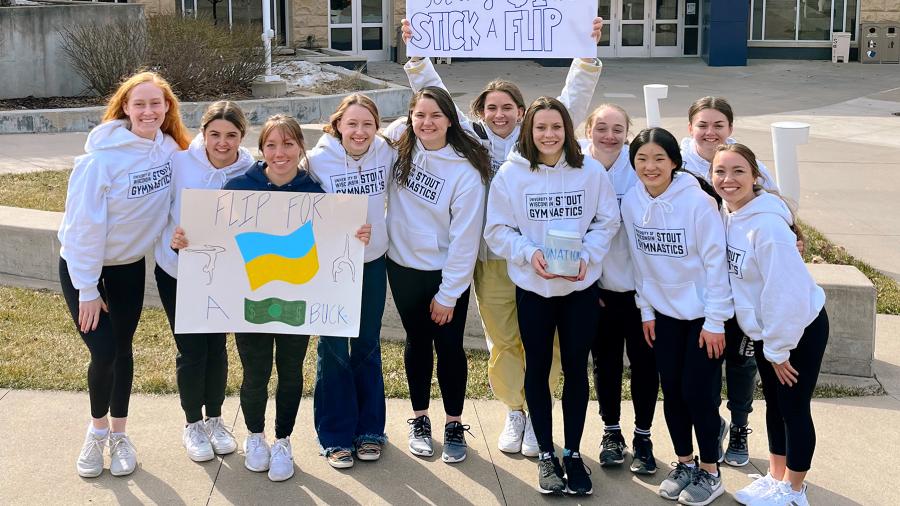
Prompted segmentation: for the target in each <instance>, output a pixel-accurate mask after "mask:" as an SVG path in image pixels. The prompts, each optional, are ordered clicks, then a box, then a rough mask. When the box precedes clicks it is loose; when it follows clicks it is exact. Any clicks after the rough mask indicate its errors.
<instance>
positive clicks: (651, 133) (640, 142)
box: [628, 127, 684, 170]
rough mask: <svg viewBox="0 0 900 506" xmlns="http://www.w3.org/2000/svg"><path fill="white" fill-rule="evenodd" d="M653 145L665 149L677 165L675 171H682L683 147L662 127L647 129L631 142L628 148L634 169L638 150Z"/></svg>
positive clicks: (629, 158) (629, 159)
mask: <svg viewBox="0 0 900 506" xmlns="http://www.w3.org/2000/svg"><path fill="white" fill-rule="evenodd" d="M651 143H652V144H656V145H658V146H659V147H661V148H663V151H665V152H666V155H667V156H668V157H669V159H670V160H672V161H673V162H674V163H675V170H678V169H681V166H682V164H683V163H684V161H683V160H682V159H681V147H680V146H679V145H678V141H677V140H676V139H675V136H674V135H672V134H671V133H670V132H669V131H668V130H666V129H665V128H660V127H653V128H645V129H643V130H641V131H640V132H638V134H637V135H636V136H635V137H634V139H632V140H631V144H630V145H629V146H628V161H630V162H631V166H632V167H634V159H635V157H637V152H638V150H639V149H641V148H642V147H643V146H644V144H651Z"/></svg>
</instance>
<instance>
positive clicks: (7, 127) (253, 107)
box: [0, 68, 412, 135]
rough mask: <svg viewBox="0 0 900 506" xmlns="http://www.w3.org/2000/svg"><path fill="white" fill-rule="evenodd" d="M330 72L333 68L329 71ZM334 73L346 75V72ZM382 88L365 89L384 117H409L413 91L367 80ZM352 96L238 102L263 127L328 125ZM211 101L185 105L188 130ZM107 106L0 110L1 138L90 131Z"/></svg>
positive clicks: (249, 117) (198, 122)
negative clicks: (289, 119) (268, 123)
mask: <svg viewBox="0 0 900 506" xmlns="http://www.w3.org/2000/svg"><path fill="white" fill-rule="evenodd" d="M328 70H329V71H334V69H332V68H329V69H328ZM335 72H341V73H344V72H347V71H346V70H344V69H341V71H335ZM364 80H365V81H366V82H369V83H370V84H371V83H372V82H374V83H375V84H377V85H378V86H384V88H383V89H376V90H364V91H362V93H365V94H366V95H367V96H368V97H369V98H371V99H372V100H374V101H375V104H376V105H377V106H378V111H379V112H380V113H381V116H382V117H384V118H393V117H397V116H406V113H407V107H408V106H409V99H410V97H412V91H411V90H410V89H409V88H406V87H403V86H397V85H395V84H390V83H386V82H382V81H377V80H375V79H373V78H371V77H367V76H365V77H364ZM346 95H349V93H344V94H341V95H323V96H314V97H284V98H267V99H256V100H238V101H237V103H238V104H240V106H241V109H243V110H244V113H245V114H246V115H247V119H248V120H249V121H250V123H251V124H253V125H260V124H262V123H263V122H265V120H266V118H268V117H269V116H271V115H273V114H290V115H292V116H294V117H295V118H297V121H299V122H300V123H327V122H328V117H329V116H330V115H331V113H332V112H334V110H335V108H336V107H337V104H338V103H340V101H341V100H342V99H343V98H344V97H345V96H346ZM210 103H211V102H182V103H181V117H182V118H183V119H184V122H185V124H186V125H187V126H188V127H189V128H196V127H199V126H200V118H201V117H202V116H203V112H204V111H206V108H207V107H208V106H209V104H210ZM103 111H104V107H81V108H73V109H35V110H27V111H18V110H15V111H0V135H2V134H26V133H59V132H87V131H90V129H92V128H94V127H95V126H97V125H98V124H99V123H100V118H101V117H102V116H103Z"/></svg>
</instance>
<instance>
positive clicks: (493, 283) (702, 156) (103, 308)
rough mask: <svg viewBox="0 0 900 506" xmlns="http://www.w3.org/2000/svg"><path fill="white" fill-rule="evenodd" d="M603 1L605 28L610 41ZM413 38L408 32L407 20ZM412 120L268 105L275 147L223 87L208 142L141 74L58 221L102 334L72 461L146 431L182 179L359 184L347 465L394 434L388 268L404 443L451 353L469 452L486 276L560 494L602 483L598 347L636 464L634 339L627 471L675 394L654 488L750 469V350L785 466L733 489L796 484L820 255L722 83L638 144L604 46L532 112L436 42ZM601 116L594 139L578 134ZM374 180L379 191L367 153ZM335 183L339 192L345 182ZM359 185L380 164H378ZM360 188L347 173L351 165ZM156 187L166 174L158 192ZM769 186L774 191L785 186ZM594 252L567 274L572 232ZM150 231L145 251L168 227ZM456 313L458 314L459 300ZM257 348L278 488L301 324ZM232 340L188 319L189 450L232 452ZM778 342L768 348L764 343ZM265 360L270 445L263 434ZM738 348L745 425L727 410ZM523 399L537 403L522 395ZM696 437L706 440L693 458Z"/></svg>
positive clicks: (326, 364)
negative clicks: (322, 121) (459, 98)
mask: <svg viewBox="0 0 900 506" xmlns="http://www.w3.org/2000/svg"><path fill="white" fill-rule="evenodd" d="M599 26H600V25H599V19H597V20H594V24H593V32H594V33H593V35H594V36H595V37H599V30H600V27H599ZM404 30H405V32H406V35H407V36H408V34H409V28H408V24H407V23H404ZM405 69H406V71H407V73H408V75H409V78H410V83H411V84H412V86H413V88H414V95H413V98H412V100H411V101H410V106H409V113H408V115H407V117H406V118H401V119H399V120H398V121H396V122H394V123H392V124H391V125H390V126H388V127H387V128H386V129H385V130H384V134H383V135H382V134H379V133H378V131H379V129H380V123H379V120H380V116H379V114H378V110H377V108H376V106H375V104H374V103H373V102H372V101H371V100H370V99H369V98H367V97H366V96H365V95H362V94H353V95H350V96H347V97H346V98H345V99H344V100H343V101H342V102H341V104H340V105H339V106H338V108H337V110H336V111H335V113H334V114H333V115H332V117H331V121H330V123H329V125H327V126H326V127H325V135H323V136H322V138H321V139H320V140H319V142H318V144H317V145H316V146H315V147H314V148H313V149H311V150H310V151H309V152H307V151H306V149H305V146H304V139H303V133H302V131H301V129H300V126H299V125H298V124H297V122H296V120H294V119H293V118H291V117H289V116H284V115H276V116H273V117H271V118H269V119H268V121H267V122H266V123H265V125H264V126H263V129H262V132H261V134H260V137H259V150H260V153H261V155H262V157H263V160H262V161H258V162H257V161H254V160H253V158H252V156H250V154H249V153H248V152H247V151H246V150H244V149H243V148H241V147H240V143H241V141H242V139H243V137H244V136H245V134H246V130H247V121H246V119H245V118H244V115H243V113H242V112H241V111H240V109H239V108H238V107H237V105H235V104H233V103H231V102H224V101H223V102H217V103H215V104H213V105H211V106H210V107H209V109H208V110H207V112H206V114H205V115H204V117H203V119H202V124H201V129H200V133H199V134H198V135H197V136H196V137H195V138H194V139H193V140H191V139H190V138H189V136H188V134H187V129H186V128H185V127H184V125H183V124H182V122H181V119H180V116H179V112H178V101H177V99H176V97H175V96H174V95H173V94H172V91H171V89H170V88H169V86H168V84H167V83H166V82H165V81H164V80H163V79H161V78H160V77H159V76H158V75H156V74H153V73H150V72H145V73H141V74H137V75H135V76H133V77H131V78H130V79H128V80H127V81H126V82H125V83H124V84H123V85H122V86H121V87H120V88H119V90H118V91H117V92H116V94H115V95H114V96H113V98H112V99H111V100H110V102H109V104H108V108H107V112H106V115H105V117H104V122H103V123H102V124H101V125H100V126H98V127H97V128H95V129H94V130H93V131H92V132H91V134H90V135H89V137H88V142H87V144H86V151H87V154H85V155H84V156H82V157H80V158H78V160H77V161H76V167H75V170H74V171H73V174H72V178H71V181H70V185H69V194H68V197H67V202H66V213H65V218H64V221H63V224H62V227H61V229H60V234H59V237H60V241H61V243H62V249H61V251H60V279H61V283H62V287H63V292H64V295H65V298H66V301H67V303H68V306H69V309H70V311H71V314H72V317H73V319H74V321H75V323H76V327H77V328H78V331H79V333H80V334H81V336H82V338H83V340H84V342H85V344H86V345H87V346H88V349H89V350H90V353H91V362H90V366H89V369H88V387H89V393H90V400H91V417H92V420H91V423H90V425H89V427H88V431H87V435H86V437H85V443H84V446H83V448H82V452H81V454H80V455H79V458H78V461H77V470H78V473H79V474H80V475H82V476H86V477H91V476H97V475H99V474H100V473H101V472H102V470H103V466H104V456H103V450H104V448H105V447H107V446H108V447H109V452H110V456H111V465H110V471H111V473H112V474H114V475H127V474H129V473H131V472H133V471H134V468H135V466H136V455H135V453H136V450H135V448H134V446H133V445H132V443H131V441H130V440H129V439H128V436H127V435H126V432H125V424H126V419H127V414H128V399H129V396H130V391H131V380H132V374H133V366H132V337H133V334H134V331H135V328H136V325H137V321H138V319H139V317H140V314H141V307H142V305H143V286H144V269H145V266H144V260H143V256H144V254H145V252H147V251H148V250H150V249H154V251H155V259H156V264H157V267H156V272H155V274H156V280H157V286H158V288H159V293H160V298H161V300H162V301H163V305H164V307H165V309H166V314H167V316H168V317H169V321H170V324H173V333H174V313H175V309H174V306H175V302H174V301H175V293H176V284H177V252H178V250H180V249H182V248H184V247H187V246H188V244H189V242H188V238H189V234H190V231H189V230H188V231H185V230H183V229H181V228H180V227H179V226H178V225H179V223H178V221H179V216H180V212H181V209H180V208H181V201H180V198H181V190H183V189H186V188H206V189H221V188H226V189H236V190H256V191H293V192H354V193H363V194H366V195H367V196H368V199H369V211H368V216H367V223H366V224H364V225H362V226H361V227H360V229H359V230H358V231H357V238H358V239H359V240H360V241H362V242H363V243H364V244H366V250H365V261H366V263H365V269H364V276H363V292H362V300H363V303H362V308H363V309H362V315H361V327H360V334H359V336H358V337H357V338H352V339H347V338H338V337H327V336H323V337H320V339H319V340H318V350H317V351H318V362H317V374H316V385H315V395H314V421H315V428H316V432H317V434H318V439H319V444H320V447H321V453H322V455H324V456H325V457H326V458H327V461H328V462H329V464H331V465H332V466H333V467H336V468H346V467H350V466H352V465H353V463H354V457H355V458H358V459H360V460H377V459H378V458H379V457H380V456H381V452H382V449H383V445H384V444H385V433H384V426H385V401H384V383H383V377H382V371H381V350H380V344H379V342H380V328H381V318H382V314H383V311H384V305H385V296H386V290H387V284H388V283H389V284H390V288H391V291H392V294H393V297H394V300H395V302H396V306H397V310H398V312H399V314H400V317H401V320H402V323H403V326H404V329H405V331H406V334H407V336H406V346H405V351H404V365H405V370H406V377H407V382H408V386H409V392H410V400H411V404H412V412H413V416H412V417H411V418H410V419H409V420H408V424H409V439H408V445H409V451H410V452H411V453H412V454H414V455H419V456H431V455H433V454H434V444H433V441H432V428H431V419H430V417H429V404H430V390H431V379H432V371H433V367H434V362H433V361H434V356H435V354H436V356H437V381H438V385H439V387H440V391H441V394H442V399H443V408H444V414H445V424H444V437H443V445H442V460H443V461H445V462H449V463H455V462H460V461H462V460H464V459H465V458H466V449H467V446H466V439H465V433H466V432H467V431H468V430H469V426H468V425H465V424H464V423H463V420H462V414H463V405H464V399H465V390H466V381H467V371H468V367H467V361H466V355H465V352H464V350H463V344H462V343H463V330H464V326H465V320H466V307H467V305H468V300H469V286H470V284H472V285H473V286H474V288H475V297H476V301H477V303H478V309H479V313H480V315H481V318H482V322H483V326H484V329H485V334H486V337H487V341H488V346H489V349H490V362H489V369H488V376H489V380H490V384H491V388H492V390H493V392H494V394H495V396H496V397H497V398H498V399H500V400H501V401H502V402H503V403H504V404H506V405H507V406H508V408H509V411H508V415H507V417H506V421H505V426H504V429H503V431H502V433H501V435H500V438H499V441H498V446H499V448H500V450H502V451H504V452H509V453H514V452H515V453H518V452H521V453H523V454H525V455H526V456H531V457H538V483H537V486H538V489H539V491H540V492H542V493H564V492H565V493H570V494H576V495H584V494H590V493H592V490H593V487H592V483H591V479H590V477H589V475H590V471H589V469H588V467H587V466H586V464H585V463H584V460H583V459H582V457H581V453H580V443H581V439H582V433H583V429H584V424H585V419H586V411H587V404H588V397H589V382H588V371H587V368H586V365H587V363H588V357H589V355H590V356H592V358H593V375H594V383H595V388H596V391H597V395H598V398H599V400H600V414H601V417H602V419H603V423H604V435H603V439H602V442H601V452H600V463H601V465H602V466H611V465H616V464H621V463H623V462H624V458H625V455H624V453H625V449H626V444H625V439H624V437H623V436H622V429H621V425H620V407H621V406H620V405H621V397H622V372H623V351H624V352H626V353H627V355H628V358H629V363H630V369H631V378H630V381H631V393H632V399H633V403H634V408H635V409H634V411H635V427H634V438H633V440H632V448H633V452H632V454H633V455H632V462H631V466H630V467H631V470H632V471H633V472H635V473H638V474H653V473H655V472H656V470H657V467H656V460H655V458H654V456H653V450H652V448H653V445H652V442H651V439H650V429H651V423H652V420H653V415H654V410H655V406H656V398H657V393H658V389H659V386H660V385H661V386H662V391H663V396H664V404H663V407H664V411H665V419H666V424H667V427H668V430H669V435H670V437H671V439H672V442H673V446H674V448H675V453H676V456H677V463H676V464H675V465H674V468H673V469H672V470H671V471H670V472H669V473H668V475H667V477H666V479H665V480H663V481H662V483H661V484H660V487H659V494H660V495H661V496H663V497H665V498H668V499H672V500H678V501H679V502H681V503H682V504H689V505H704V504H709V503H710V502H712V501H713V500H714V499H715V498H716V497H718V496H719V495H721V494H722V493H723V492H724V487H723V485H722V482H721V478H720V476H719V472H718V463H719V462H721V461H723V460H724V461H726V462H728V463H731V464H733V465H744V464H746V463H747V461H748V459H749V457H748V453H747V444H746V438H747V434H749V433H750V429H749V428H747V413H749V410H750V406H751V401H752V393H753V388H754V387H755V369H756V368H758V369H759V372H760V378H761V381H762V385H763V393H764V395H765V397H766V405H767V413H766V421H767V429H768V436H769V450H770V457H769V461H770V469H769V473H768V474H767V475H766V476H765V477H763V478H760V479H758V480H756V481H754V482H753V483H752V484H751V485H750V486H748V487H746V488H744V489H742V490H740V491H739V492H738V493H737V494H736V498H737V499H738V500H739V501H740V502H742V503H743V504H751V503H752V504H789V503H791V501H793V502H794V503H796V504H805V501H806V499H805V486H804V484H803V481H804V477H805V474H806V472H807V471H808V470H809V467H810V461H811V457H812V453H813V450H814V446H815V432H814V428H813V424H812V419H811V417H810V409H809V404H810V399H811V395H812V389H813V387H814V386H815V383H816V378H817V376H818V369H819V365H820V363H821V360H822V355H823V353H824V348H825V343H826V342H827V337H828V320H827V316H826V314H825V311H824V292H823V291H822V289H821V288H819V287H818V286H816V285H815V283H814V282H813V281H812V279H811V277H810V276H809V274H808V272H807V270H806V267H805V266H804V264H803V262H802V258H801V256H800V252H799V251H798V247H802V239H801V238H800V236H799V234H798V228H797V225H796V223H795V220H794V216H793V213H792V211H791V209H790V207H789V206H788V205H786V204H785V202H784V201H783V200H782V199H781V198H780V197H779V196H778V195H777V193H775V192H774V188H775V185H774V181H773V180H772V178H771V176H770V175H769V174H768V173H767V172H766V171H765V168H764V167H763V166H762V165H761V164H760V163H759V162H758V161H757V160H756V157H755V156H754V155H753V153H752V152H751V151H750V150H749V149H748V148H747V147H746V146H743V145H741V144H736V143H734V141H732V140H731V139H730V137H729V136H730V134H731V131H732V127H733V113H732V112H731V108H730V106H728V103H727V102H726V101H724V100H723V99H721V98H713V97H705V98H703V99H700V100H698V101H697V102H696V103H695V104H694V105H693V106H692V107H691V110H690V113H689V132H690V134H691V136H690V137H689V138H688V139H686V140H685V141H684V142H683V143H682V145H681V146H679V143H678V142H677V141H676V140H675V138H674V137H673V136H672V134H671V133H669V132H668V131H666V130H664V129H661V128H651V129H646V130H643V131H641V132H640V133H638V134H637V135H636V136H634V138H633V139H631V140H630V142H629V135H630V132H629V130H630V127H631V121H630V119H629V116H628V114H627V113H626V112H625V110H624V109H622V108H621V107H619V106H616V105H613V104H604V105H601V106H599V107H598V108H596V109H595V110H594V111H593V112H592V113H591V114H590V115H589V116H588V115H587V109H588V104H589V103H590V101H591V98H592V95H593V90H594V88H595V86H596V83H597V79H598V78H599V75H600V70H601V64H600V62H599V61H598V60H596V59H593V58H591V59H578V60H575V61H573V64H572V67H571V69H570V71H569V75H568V77H567V79H566V83H565V87H564V88H563V90H562V93H561V95H560V97H559V98H558V99H557V98H550V97H540V98H538V99H537V100H535V101H534V102H532V103H531V105H530V106H528V107H526V106H525V102H524V99H523V98H522V93H521V91H520V90H519V89H518V87H517V86H516V85H515V84H513V83H511V82H508V81H503V80H496V81H492V82H491V83H489V84H488V85H487V86H486V87H485V89H484V91H483V92H482V93H481V94H479V95H478V97H477V98H476V99H475V101H474V102H473V104H472V110H471V118H470V117H467V116H466V115H465V114H463V113H461V111H459V110H458V109H457V107H456V106H455V104H454V103H453V101H452V98H451V96H450V94H449V93H448V91H447V90H446V88H445V87H444V86H443V83H442V82H441V80H440V78H439V77H438V75H437V73H436V72H435V70H434V68H433V67H432V66H431V63H430V62H429V60H427V59H413V60H411V61H410V62H409V63H407V64H406V66H405ZM585 116H587V119H586V122H585V123H586V124H585V131H584V133H585V135H586V137H587V138H586V139H584V140H581V141H579V140H578V138H577V135H576V133H575V126H576V125H578V124H579V123H580V122H581V120H582V118H584V117H585ZM370 172H371V173H377V177H376V178H374V179H375V180H377V181H384V184H378V185H370V184H367V183H365V182H364V180H363V178H361V177H353V176H354V175H360V174H362V173H370ZM335 178H340V179H341V181H343V182H347V183H348V184H347V185H344V184H342V185H334V184H333V181H334V180H335ZM370 179H371V178H366V179H365V180H366V181H367V180H370ZM354 181H356V183H353V182H354ZM148 182H149V184H148ZM770 190H771V191H770ZM559 240H563V241H568V243H569V244H571V243H572V242H573V241H574V243H575V244H576V246H574V247H573V248H574V249H573V250H572V251H574V252H575V253H571V251H570V252H569V254H568V255H569V256H568V257H567V260H568V261H569V263H570V264H572V265H573V266H574V270H572V271H569V272H563V271H560V270H559V265H560V256H559V255H558V251H557V250H555V249H552V248H550V245H551V244H554V241H559ZM154 243H155V245H154ZM457 308H458V310H457ZM235 339H236V343H237V347H238V351H239V354H240V358H241V364H242V368H243V381H242V384H241V391H240V403H241V409H242V412H243V414H244V421H245V424H246V426H247V429H248V432H249V435H248V436H247V438H246V440H245V441H244V444H243V450H244V464H245V466H246V467H247V468H248V469H250V470H252V471H260V472H261V471H268V475H269V478H270V479H272V480H273V481H281V480H286V479H288V478H290V477H291V476H292V475H293V472H294V466H293V457H292V449H291V443H290V435H291V433H292V431H293V427H294V421H295V419H296V415H297V412H298V408H299V403H300V396H301V392H302V386H303V385H302V363H303V357H304V356H305V354H306V349H307V344H308V339H309V336H300V335H282V334H242V333H238V334H236V336H235ZM225 341H226V336H225V335H224V334H189V335H180V334H175V342H176V347H177V349H178V355H177V358H176V375H177V382H178V388H179V394H180V397H181V404H182V408H183V409H184V413H185V422H186V423H185V427H184V432H183V444H184V446H185V448H186V451H187V453H188V456H189V457H190V458H191V459H192V460H195V461H204V460H209V459H212V458H214V456H215V455H217V454H218V455H221V454H227V453H230V452H233V451H234V450H235V449H236V447H237V444H236V441H235V438H234V436H233V435H232V434H231V433H230V432H229V430H228V428H227V427H226V425H225V424H224V423H223V420H222V417H221V415H222V413H221V406H222V403H223V400H224V391H225V379H226V375H227V368H228V363H227V354H226V352H225ZM754 356H755V357H762V358H761V359H759V360H757V361H756V362H755V363H754V361H753V357H754ZM273 359H274V362H275V366H276V368H277V372H278V386H277V390H276V398H275V402H276V420H275V440H274V442H273V444H272V445H271V446H270V445H269V443H268V441H267V438H266V436H265V432H264V431H265V409H266V402H267V397H268V396H267V389H268V382H269V379H270V376H271V372H272V363H273ZM723 360H724V361H726V364H727V365H726V376H727V381H728V387H729V388H728V391H729V402H728V407H729V409H730V410H731V412H732V414H731V417H732V420H731V425H730V441H729V445H728V451H723V449H722V443H723V439H724V435H725V432H726V430H727V429H728V427H727V426H726V422H725V420H724V419H721V418H720V416H719V414H718V413H719V405H720V403H721V396H720V392H721V364H722V361H723ZM560 370H562V372H563V379H564V384H563V390H562V391H563V395H562V411H563V418H564V419H563V422H564V431H563V434H564V445H563V449H562V463H560V461H559V459H558V458H557V456H556V449H555V446H554V441H553V430H552V423H553V422H552V415H551V411H552V406H553V396H552V391H553V390H554V389H555V385H556V383H557V381H558V375H559V371H560ZM526 409H527V414H526ZM695 435H696V439H697V443H698V446H699V456H695V453H694V449H693V437H694V436H695Z"/></svg>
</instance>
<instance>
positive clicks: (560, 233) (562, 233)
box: [547, 229, 581, 240]
mask: <svg viewBox="0 0 900 506" xmlns="http://www.w3.org/2000/svg"><path fill="white" fill-rule="evenodd" d="M547 235H552V236H553V237H559V238H561V239H578V240H581V234H579V233H578V232H571V231H569V230H555V229H550V230H548V231H547Z"/></svg>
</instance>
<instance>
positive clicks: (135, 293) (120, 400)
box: [59, 258, 146, 418]
mask: <svg viewBox="0 0 900 506" xmlns="http://www.w3.org/2000/svg"><path fill="white" fill-rule="evenodd" d="M145 268H146V267H145V265H144V259H143V258H142V259H140V260H138V261H137V262H134V263H131V264H126V265H111V266H104V267H103V270H102V271H100V280H99V281H98V283H97V288H98V289H99V290H100V297H102V298H103V300H104V301H106V304H107V307H108V308H109V313H106V312H104V311H101V312H100V322H99V323H98V324H97V328H96V329H95V330H91V331H88V332H81V329H80V328H79V327H78V290H77V289H75V287H74V286H72V279H71V278H70V277H69V269H68V265H67V264H66V261H65V260H64V259H63V258H60V259H59V282H60V285H61V286H62V291H63V296H64V297H65V299H66V304H67V305H68V306H69V312H70V313H71V315H72V318H73V319H74V320H75V327H76V329H77V330H78V333H79V334H81V339H82V340H83V341H84V344H86V345H87V347H88V350H89V351H90V352H91V363H90V365H89V366H88V378H87V379H88V394H89V396H90V399H91V416H92V417H94V418H103V417H105V416H106V414H107V413H109V414H110V416H112V417H114V418H125V417H127V416H128V401H129V399H130V397H131V383H132V380H133V379H134V357H133V355H132V349H131V343H132V340H133V339H134V331H135V329H137V324H138V320H140V319H141V310H142V309H143V307H144V269H145Z"/></svg>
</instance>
